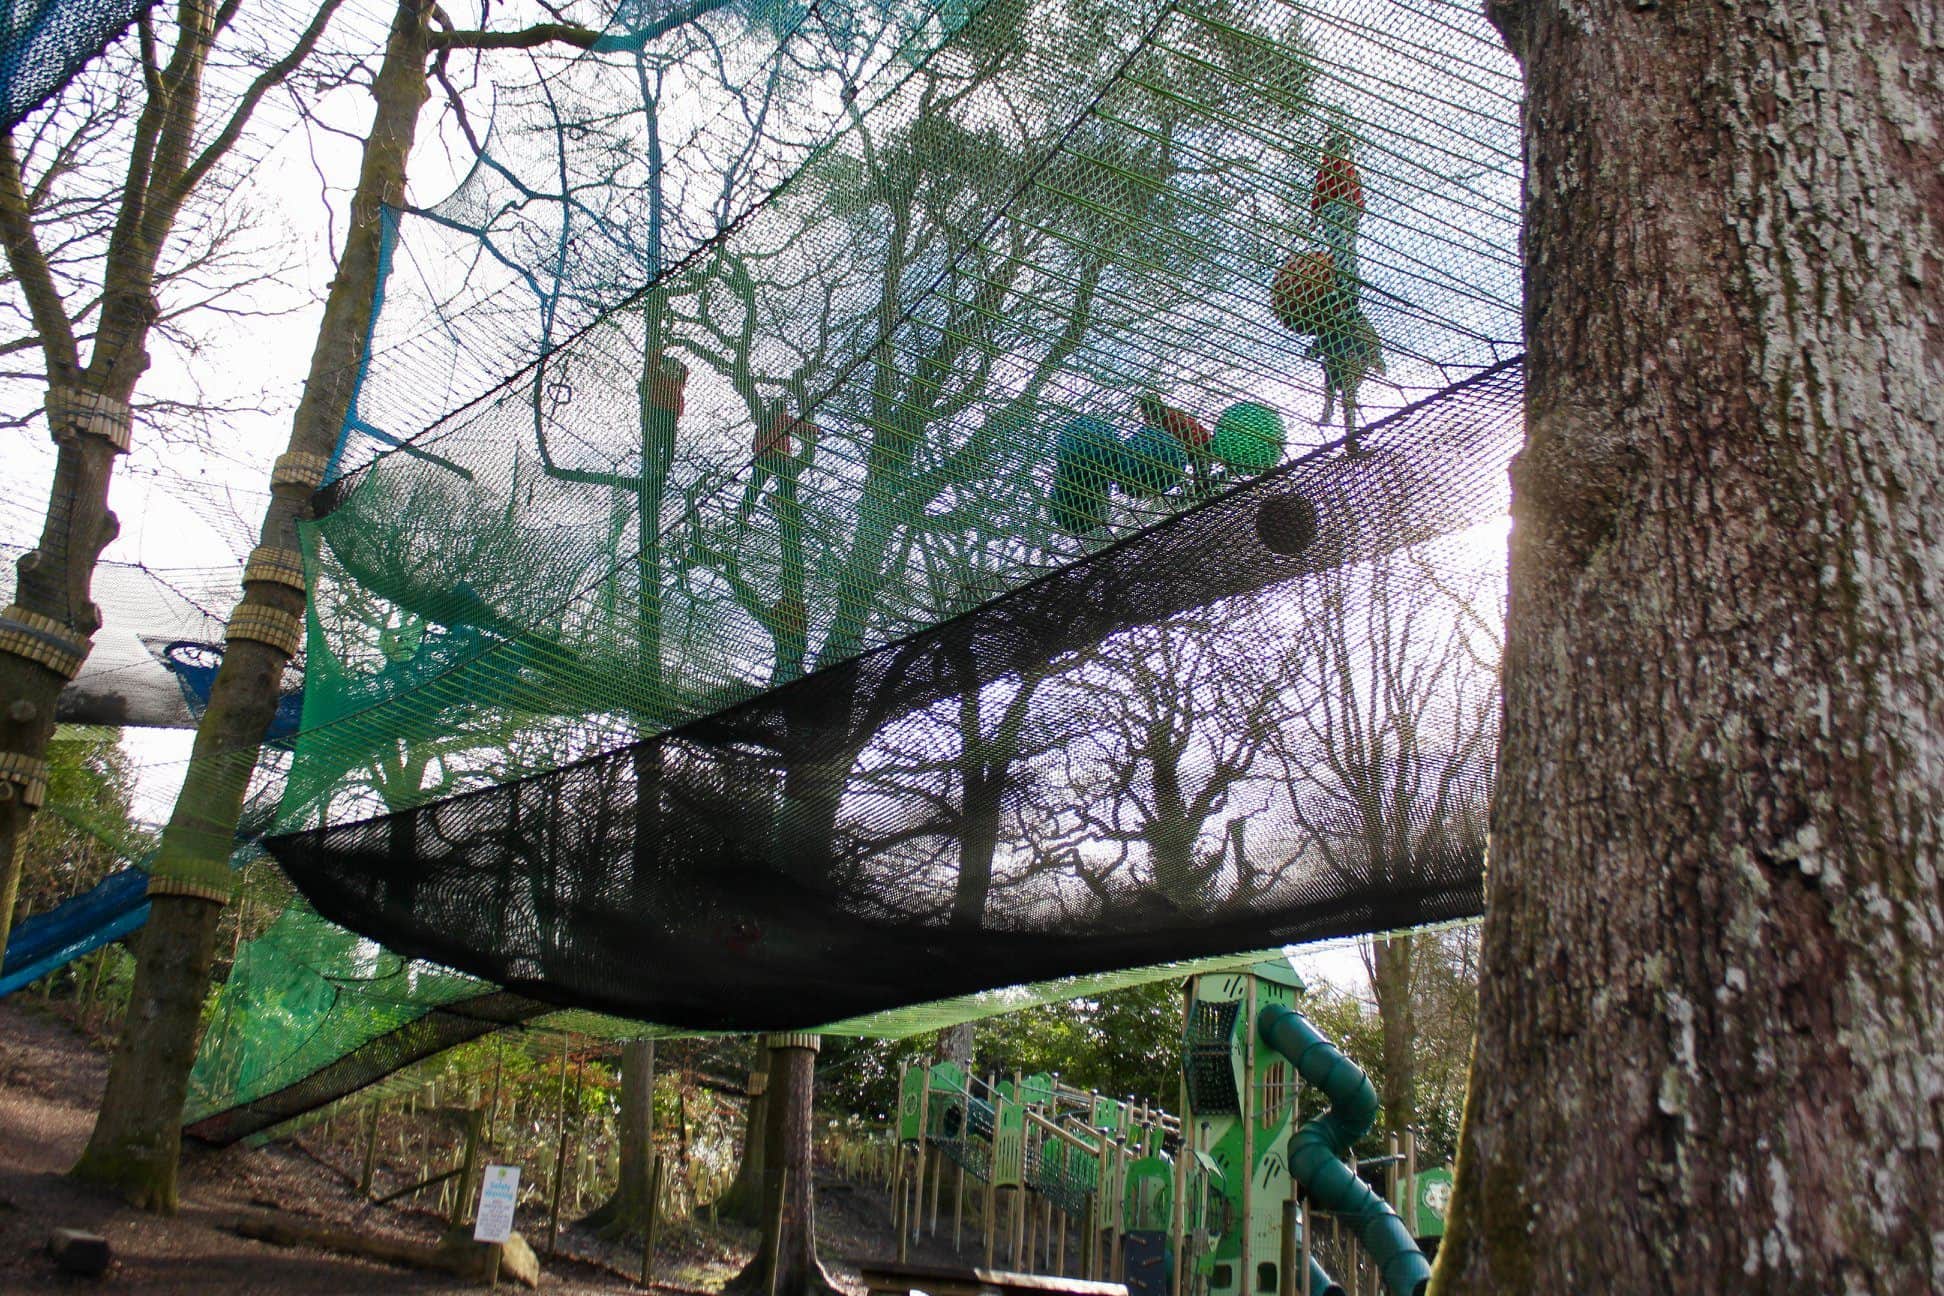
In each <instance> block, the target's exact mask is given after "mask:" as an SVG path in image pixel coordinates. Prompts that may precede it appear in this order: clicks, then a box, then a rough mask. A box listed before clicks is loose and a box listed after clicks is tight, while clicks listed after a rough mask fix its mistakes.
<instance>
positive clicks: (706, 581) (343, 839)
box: [198, 0, 1521, 1117]
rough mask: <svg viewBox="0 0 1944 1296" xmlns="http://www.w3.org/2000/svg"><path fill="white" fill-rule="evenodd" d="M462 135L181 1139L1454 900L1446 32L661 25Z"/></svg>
mask: <svg viewBox="0 0 1944 1296" xmlns="http://www.w3.org/2000/svg"><path fill="white" fill-rule="evenodd" d="M494 90H495V98H494V103H493V105H492V112H491V115H490V117H489V118H486V119H484V120H480V121H475V122H471V123H468V124H467V126H466V135H467V138H468V141H469V144H470V145H473V146H476V147H477V150H478V163H477V165H476V166H475V167H473V169H472V171H471V173H470V175H469V176H468V177H467V178H466V179H465V181H464V182H463V183H462V184H461V185H460V186H459V188H458V189H457V190H456V191H455V192H454V193H453V194H452V195H450V196H449V197H448V198H446V199H445V200H444V201H442V202H440V203H437V204H434V205H431V206H428V207H426V208H425V209H422V210H413V211H406V212H400V213H395V214H394V215H393V218H392V222H391V225H390V228H389V230H388V243H387V249H388V268H387V275H386V279H385V287H384V294H385V295H384V299H383V309H382V310H381V312H380V314H379V318H378V322H377V325H376V327H375V328H374V332H373V339H372V347H371V353H370V358H369V362H368V367H367V369H366V372H365V373H364V375H363V377H362V379H361V383H360V387H359V395H358V400H357V408H356V412H355V415H354V417H353V418H352V419H351V420H350V422H349V424H348V425H347V428H346V433H345V437H344V440H343V442H342V445H341V447H340V451H339V455H338V458H337V463H336V467H335V470H334V472H335V477H334V480H333V482H332V484H331V485H330V486H329V487H328V488H327V489H326V491H325V492H324V493H323V494H322V495H321V496H320V499H319V505H320V508H319V514H320V516H319V518H318V520H317V522H316V523H315V524H314V525H312V526H311V527H310V528H309V529H308V531H307V533H306V536H305V542H306V547H307V558H308V560H309V563H310V576H311V580H312V588H313V595H314V597H313V601H312V618H311V625H310V634H309V639H308V644H307V663H308V671H309V674H308V679H307V684H306V689H305V705H304V720H303V728H302V731H301V732H300V734H299V735H298V737H297V740H296V753H295V758H294V762H293V765H292V769H291V776H290V781H289V787H288V791H287V793H286V796H285V799H284V803H283V807H282V811H281V816H280V828H281V831H280V833H279V834H278V835H276V836H274V837H273V838H271V839H270V841H269V843H268V845H269V849H270V850H271V851H272V852H273V853H274V854H275V855H276V856H277V858H278V859H279V861H280V862H281V863H282V864H283V866H284V867H285V869H286V870H287V872H288V873H289V875H290V877H291V878H292V880H293V881H294V882H295V884H296V885H297V887H298V888H299V889H300V891H301V892H302V893H303V894H304V896H305V898H306V900H307V901H308V905H307V906H301V907H294V908H293V909H292V910H291V911H290V913H289V914H287V915H286V918H287V919H288V925H287V927H286V928H285V930H283V931H282V932H280V933H277V934H276V940H275V941H274V942H272V941H270V940H269V936H268V935H266V937H265V938H264V943H263V945H262V954H261V957H260V958H259V957H258V955H257V953H256V951H255V949H254V948H253V950H252V954H251V961H250V962H249V964H248V965H247V966H246V965H244V964H243V963H241V962H239V971H238V976H237V977H236V979H235V982H234V984H233V986H232V988H231V990H230V991H229V992H228V998H229V999H230V1000H231V1006H232V1007H233V1008H234V1009H235V1011H234V1013H233V1019H234V1022H235V1023H237V1024H235V1025H233V1026H231V1027H230V1028H228V1029H226V1030H219V1031H217V1032H216V1033H215V1035H214V1036H213V1042H212V1045H211V1047H210V1049H209V1050H208V1052H207V1054H206V1057H205V1063H206V1066H205V1067H204V1068H203V1069H202V1070H201V1071H200V1072H199V1077H200V1080H199V1089H198V1095H199V1097H198V1103H199V1111H200V1112H201V1113H202V1114H203V1115H204V1116H206V1117H208V1116H216V1115H219V1114H220V1113H222V1112H223V1111H226V1110H231V1109H233V1108H235V1107H236V1106H237V1104H238V1103H251V1102H258V1101H261V1100H263V1099H265V1098H266V1097H267V1096H269V1095H275V1094H281V1093H286V1092H287V1091H290V1092H295V1090H293V1089H292V1086H301V1085H302V1084H303V1083H305V1081H306V1079H307V1078H308V1077H313V1076H319V1075H323V1074H325V1073H327V1072H329V1073H330V1074H331V1075H332V1076H333V1077H334V1078H333V1079H332V1080H331V1081H330V1083H328V1084H322V1085H321V1086H320V1087H319V1089H318V1091H317V1093H318V1094H323V1093H324V1091H325V1090H329V1089H334V1088H341V1086H342V1085H343V1084H344V1083H346V1082H347V1080H348V1078H351V1077H353V1076H354V1074H363V1075H366V1076H367V1079H368V1078H369V1074H370V1073H371V1071H372V1069H373V1065H378V1064H382V1063H383V1062H384V1061H385V1059H387V1058H389V1057H391V1056H392V1055H393V1054H392V1053H388V1052H387V1050H392V1051H393V1053H395V1054H396V1056H399V1057H403V1056H405V1055H406V1054H410V1053H412V1052H413V1051H414V1050H419V1049H424V1048H429V1047H432V1046H433V1045H434V1044H436V1043H437V1042H438V1040H439V1039H441V1038H444V1037H445V1036H444V1035H442V1034H441V1031H439V1030H433V1029H431V1028H429V1027H416V1028H415V1027H414V1025H413V1024H414V1023H417V1022H421V1021H428V1022H441V1021H445V1022H448V1023H453V1024H449V1025H448V1026H447V1027H445V1028H443V1029H444V1030H445V1031H446V1032H447V1033H452V1032H460V1031H463V1030H470V1029H475V1028H478V1029H485V1028H490V1027H491V1026H492V1025H494V1024H497V1023H498V1022H499V1021H500V1020H501V1019H502V1017H503V1016H504V1014H506V1013H511V1012H516V1011H517V1012H527V1011H532V1012H538V1011H541V1010H543V1008H572V1007H583V1008H593V1009H597V1010H603V1011H607V1012H610V1013H613V1014H616V1015H618V1016H621V1017H626V1018H631V1019H635V1020H637V1021H639V1020H648V1021H653V1022H658V1023H661V1024H662V1025H664V1026H666V1027H670V1028H690V1029H722V1028H780V1027H787V1026H816V1025H821V1024H825V1023H828V1022H831V1021H833V1020H840V1019H851V1018H859V1017H867V1016H869V1015H870V1014H871V1013H873V1012H880V1011H888V1010H896V1009H898V1008H900V1007H901V1006H904V1005H910V1004H913V1003H919V1002H927V1001H939V1000H951V999H952V998H953V997H954V996H961V995H965V994H971V993H976V992H978V991H981V990H984V989H988V988H991V987H997V986H1003V985H1008V984H1012V983H1015V982H1020V981H1039V980H1042V979H1046V978H1056V977H1061V976H1073V975H1086V974H1094V973H1105V972H1109V971H1112V970H1117V969H1124V968H1127V967H1130V966H1153V965H1156V964H1160V963H1164V962H1168V961H1171V960H1178V959H1182V958H1194V957H1214V956H1220V955H1223V954H1228V953H1233V952H1235V951H1239V950H1247V949H1254V948H1260V947H1262V946H1264V945H1266V944H1271V943H1275V942H1277V941H1281V940H1289V939H1301V938H1308V937H1319V936H1329V935H1337V934H1343V933H1347V932H1355V931H1368V930H1375V929H1379V928H1385V927H1392V926H1398V925H1403V924H1407V923H1414V922H1425V921H1438V920H1442V919H1447V918H1451V917H1455V916H1459V915H1461V914H1464V913H1468V912H1473V911H1475V909H1476V907H1477V904H1478V897H1479V885H1478V881H1479V876H1480V870H1481V868H1482V844H1483V826H1482V825H1483V817H1482V810H1483V806H1484V802H1485V798H1486V795H1487V793H1488V790H1489V775H1490V758H1491V751H1492V746H1493V743H1494V742H1495V737H1496V734H1495V730H1494V728H1493V725H1494V723H1495V714H1496V693H1495V681H1494V674H1495V669H1496V658H1495V654H1496V622H1497V616H1498V602H1499V597H1500V592H1499V590H1500V581H1501V580H1502V570H1503V554H1502V530H1501V529H1499V528H1498V526H1497V525H1496V522H1495V520H1496V519H1498V518H1500V517H1501V516H1502V514H1503V510H1504V505H1505V499H1504V491H1505V487H1504V472H1505V467H1506V464H1507V461H1508V459H1509V457H1510V454H1511V452H1512V450H1513V448H1514V447H1515V446H1516V444H1517V442H1518V439H1519V436H1520V431H1521V429H1520V423H1519V395H1520V390H1521V388H1520V377H1519V375H1520V370H1519V368H1518V366H1517V364H1516V363H1515V361H1516V356H1517V338H1518V334H1519V294H1518V265H1517V254H1516V228H1517V227H1516V221H1517V203H1518V138H1517V112H1516V109H1517V102H1518V95H1519V84H1518V79H1517V69H1516V66H1515V65H1514V64H1513V62H1512V61H1511V59H1510V58H1509V56H1508V55H1507V54H1506V53H1505V52H1504V51H1503V49H1502V48H1501V46H1500V45H1499V43H1498V40H1497V38H1496V36H1495V35H1494V34H1493V33H1492V32H1491V31H1490V29H1489V27H1488V26H1487V24H1486V23H1485V21H1484V19H1483V18H1482V16H1481V15H1479V14H1478V13H1476V12H1474V10H1473V8H1472V7H1470V6H1464V5H1457V4H1446V3H1438V2H1436V0H1409V2H1408V3H1379V2H1377V0H1328V2H1327V3H1319V4H1288V3H1281V2H1280V0H1174V2H1160V0H1147V2H1146V3H1137V4H1133V5H1127V4H1112V5H1110V4H1106V3H1100V2H1098V0H1047V2H1044V3H1041V2H1037V0H988V2H987V3H985V4H983V5H979V4H971V3H963V2H960V0H953V2H952V3H947V4H941V5H900V4H895V3H886V4H877V5H854V6H848V7H847V6H843V5H832V4H823V3H818V4H813V5H809V6H793V5H752V4H748V3H743V4H720V5H710V4H702V5H698V6H695V7H692V8H689V9H685V10H681V11H672V10H664V9H655V10H649V9H645V8H644V9H640V10H638V11H637V10H627V11H624V12H623V13H622V14H621V15H619V17H618V19H617V22H616V25H615V28H614V30H613V32H612V33H611V35H610V38H609V39H608V40H607V41H606V42H604V43H603V45H602V46H601V47H600V48H597V49H596V50H594V51H591V52H589V53H587V54H586V55H584V56H582V57H580V58H576V59H573V60H568V61H565V62H558V63H536V64H535V67H534V73H533V75H532V77H531V78H529V79H527V80H526V81H524V82H516V83H510V84H507V85H500V86H495V88H494ZM337 924H343V926H344V927H345V928H348V929H351V930H356V931H358V932H360V933H363V935H364V937H365V938H368V939H355V938H352V937H350V936H348V935H344V934H342V932H341V929H340V928H339V927H338V926H337ZM374 940H375V941H376V942H378V943H376V944H374V943H373V941H374ZM381 946H382V948H383V949H384V950H388V951H390V952H389V953H380V952H379V951H380V947H381ZM449 970H450V971H449ZM455 972H456V973H463V974H465V975H463V976H459V975H455V974H454V973H455ZM252 995H255V996H259V1000H260V1001H262V1002H269V1000H270V999H276V1000H278V1001H279V1002H282V1003H285V1004H287V1005H295V1006H296V1008H294V1009H293V1011H296V1010H301V1013H302V1014H304V1015H305V1020H306V1021H309V1022H310V1023H311V1025H310V1027H309V1028H307V1029H306V1030H304V1031H293V1030H291V1029H290V1028H289V1027H288V1024H286V1026H285V1027H284V1028H283V1029H282V1035H283V1036H284V1037H286V1038H299V1037H301V1038H303V1039H304V1040H306V1041H307V1042H306V1043H305V1044H304V1045H303V1047H302V1048H301V1049H282V1050H266V1049H263V1048H261V1047H260V1046H259V1043H258V1042H257V1041H255V1040H254V1039H253V1038H252V1037H253V1036H254V1035H255V1034H256V1033H257V1032H258V1027H257V1025H256V1021H257V1019H258V1018H259V1017H261V1018H263V1019H265V1020H268V1019H270V1018H271V1017H273V1016H274V1014H271V1013H256V1012H253V1011H252V1010H250V1009H249V1007H248V1005H249V1004H250V1003H251V1002H253V1001H252V999H251V998H250V996H252ZM515 999H520V1000H527V1001H531V1002H530V1003H529V1004H527V1006H526V1007H523V1008H517V1009H516V1008H514V1007H512V1006H510V1005H512V1003H513V1001H514V1000H515ZM479 1003H483V1004H485V1005H486V1009H485V1011H484V1012H476V1013H474V1019H473V1020H472V1021H470V1023H467V1022H464V1021H461V1020H460V1019H461V1018H464V1017H465V1015H466V1012H467V1011H469V1010H467V1009H466V1008H465V1007H464V1005H467V1004H479ZM266 1029H267V1027H266ZM414 1029H416V1030H417V1032H418V1034H417V1035H413V1034H412V1032H413V1031H414ZM635 1029H639V1027H635ZM401 1032H404V1035H401ZM406 1036H411V1038H406ZM225 1049H227V1050H228V1054H227V1055H226V1057H227V1060H223V1059H222V1058H219V1054H223V1052H224V1050H225ZM360 1051H366V1059H367V1061H370V1060H371V1059H377V1060H378V1062H377V1063H373V1064H372V1065H363V1066H362V1069H360V1065H361V1064H360V1063H359V1060H358V1056H357V1055H358V1054H359V1052H360ZM272 1054H276V1055H277V1056H276V1058H275V1060H274V1061H273V1062H272V1061H267V1060H266V1059H269V1058H270V1057H271V1055H272ZM421 1055H422V1054H421ZM334 1067H335V1068H336V1070H335V1071H333V1070H332V1068H334ZM316 1096H317V1095H316V1094H313V1095H312V1097H316ZM320 1100H321V1099H320ZM313 1105H314V1104H313ZM299 1109H301V1106H300V1107H299Z"/></svg>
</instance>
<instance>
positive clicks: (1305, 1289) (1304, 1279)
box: [1298, 1202, 1323, 1296]
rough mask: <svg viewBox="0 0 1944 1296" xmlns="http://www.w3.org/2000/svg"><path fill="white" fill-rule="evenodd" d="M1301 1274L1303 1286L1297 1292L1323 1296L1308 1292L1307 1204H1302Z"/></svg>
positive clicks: (1304, 1294)
mask: <svg viewBox="0 0 1944 1296" xmlns="http://www.w3.org/2000/svg"><path fill="white" fill-rule="evenodd" d="M1302 1272H1303V1277H1302V1283H1303V1285H1302V1287H1301V1288H1299V1289H1298V1290H1300V1291H1301V1292H1302V1294H1303V1296H1323V1293H1321V1292H1312V1291H1311V1290H1310V1208H1309V1203H1308V1202H1304V1203H1303V1256H1302Z"/></svg>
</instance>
